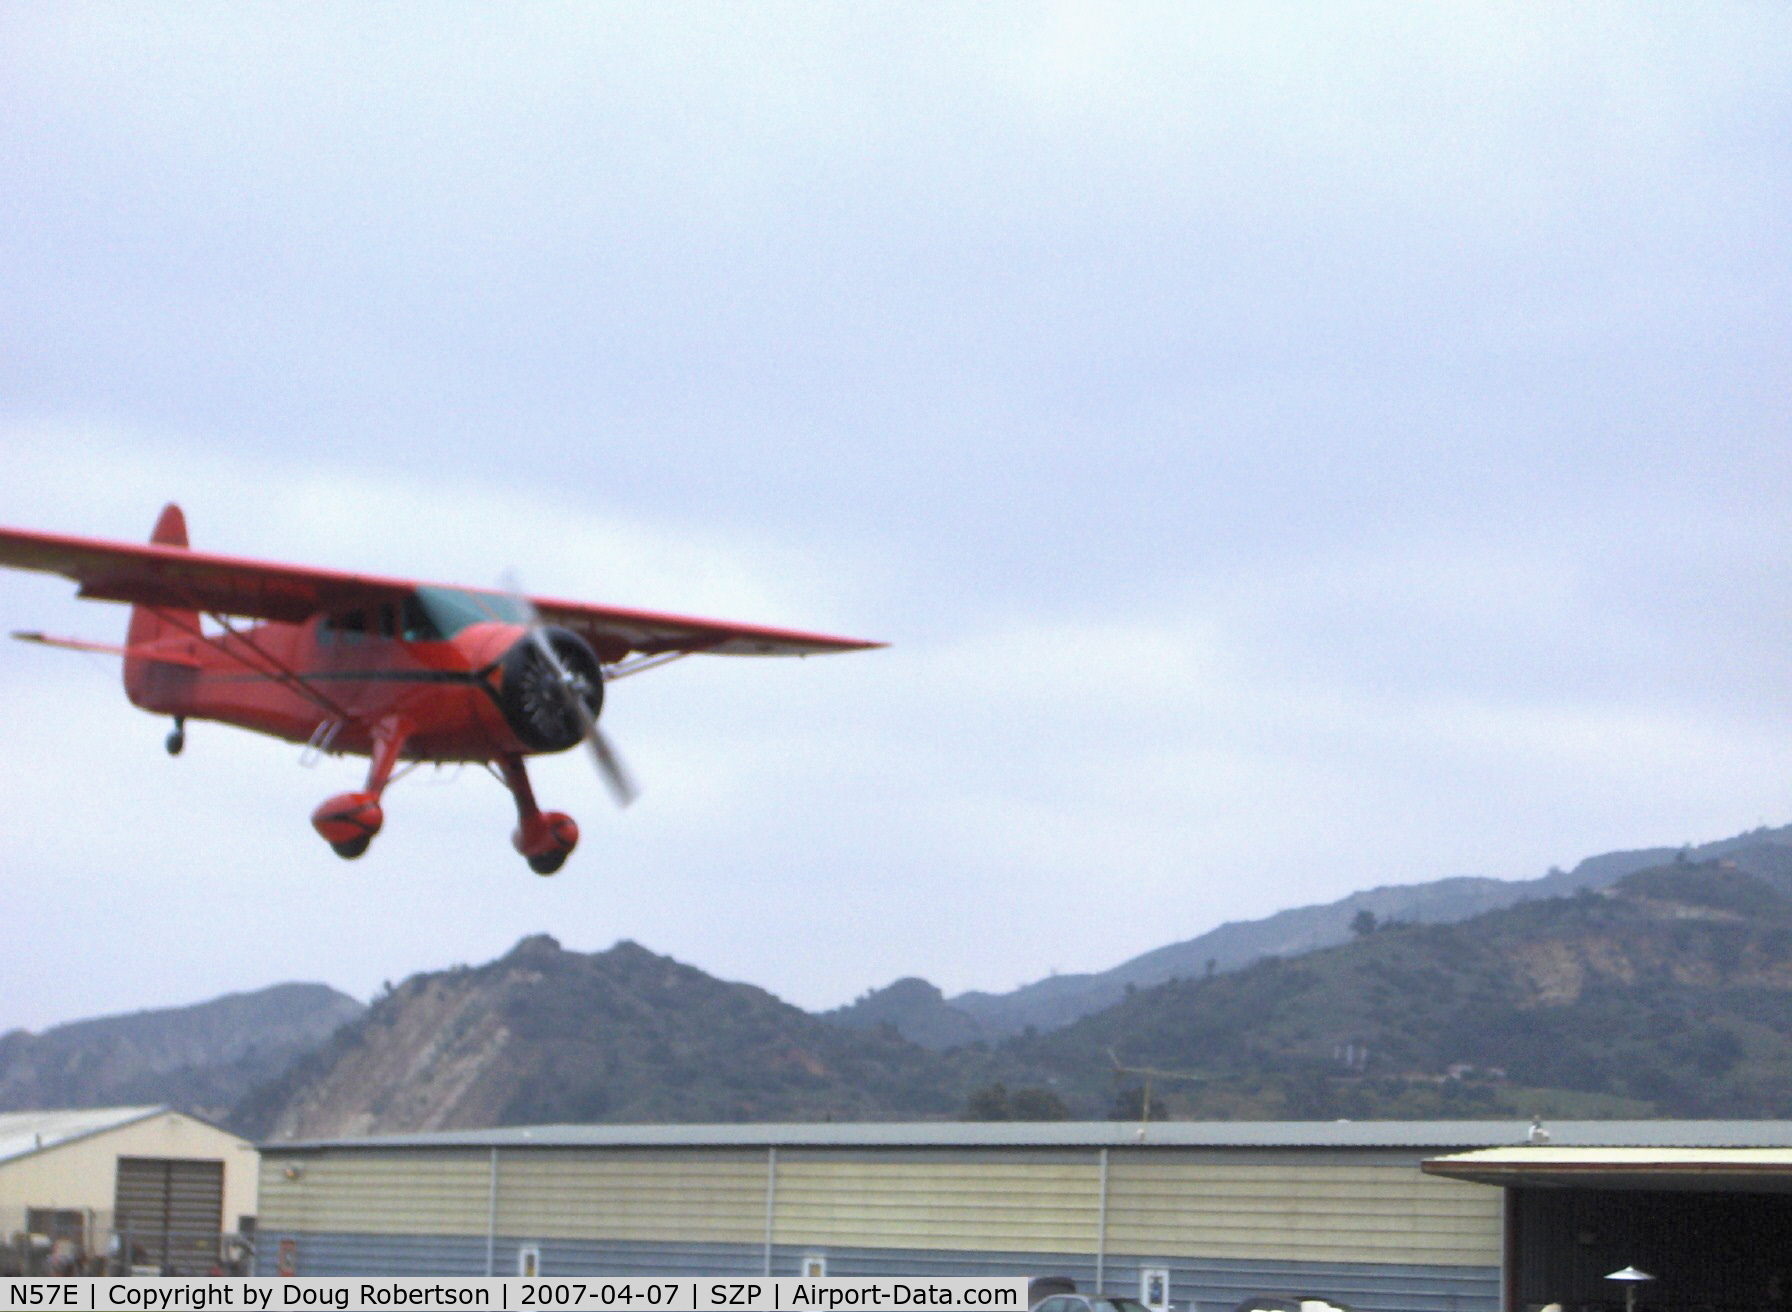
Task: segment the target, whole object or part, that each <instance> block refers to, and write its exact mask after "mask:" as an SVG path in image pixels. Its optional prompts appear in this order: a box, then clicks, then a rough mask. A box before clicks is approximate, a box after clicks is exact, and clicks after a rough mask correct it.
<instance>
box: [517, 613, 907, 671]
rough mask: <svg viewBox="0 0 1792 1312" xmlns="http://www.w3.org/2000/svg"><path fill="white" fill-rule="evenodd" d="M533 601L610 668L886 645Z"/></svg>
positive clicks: (813, 653)
mask: <svg viewBox="0 0 1792 1312" xmlns="http://www.w3.org/2000/svg"><path fill="white" fill-rule="evenodd" d="M529 601H530V603H531V604H533V605H534V607H535V609H536V610H537V611H538V612H539V613H540V614H541V617H542V619H544V620H546V621H547V622H548V623H549V624H558V625H559V626H560V627H562V628H566V629H571V630H572V631H573V632H574V633H577V634H579V635H580V636H581V637H583V638H584V639H585V641H586V642H589V643H590V644H591V649H592V650H593V651H595V652H596V653H597V654H598V656H599V657H600V658H601V659H603V660H604V661H605V662H606V663H614V662H616V661H619V660H621V659H622V658H623V657H625V656H627V655H629V654H630V653H631V652H633V653H638V654H640V655H643V656H659V655H665V654H669V653H689V654H695V653H698V652H701V653H704V654H705V655H710V656H819V655H822V654H824V653H827V652H836V651H867V650H869V649H871V648H873V647H882V646H885V645H886V644H884V643H881V642H866V641H864V640H862V639H859V638H835V637H830V636H829V635H827V634H825V633H800V632H798V631H796V630H794V629H772V628H766V627H764V626H762V625H755V624H732V623H729V622H728V621H726V620H701V619H692V618H690V617H688V616H683V615H662V614H658V613H657V612H654V611H646V610H625V609H623V608H621V607H618V606H592V605H587V604H584V603H582V602H576V601H555V600H553V599H552V598H549V597H531V598H529Z"/></svg>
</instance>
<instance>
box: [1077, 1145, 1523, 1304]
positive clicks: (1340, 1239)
mask: <svg viewBox="0 0 1792 1312" xmlns="http://www.w3.org/2000/svg"><path fill="white" fill-rule="evenodd" d="M1306 1157H1307V1160H1306V1161H1304V1162H1296V1161H1290V1160H1288V1159H1287V1158H1283V1159H1282V1160H1280V1161H1277V1160H1273V1159H1270V1158H1269V1157H1268V1156H1267V1155H1264V1156H1263V1158H1262V1159H1261V1160H1257V1161H1250V1162H1235V1161H1227V1160H1226V1159H1225V1158H1223V1157H1221V1156H1219V1155H1216V1154H1214V1153H1210V1152H1209V1153H1202V1152H1178V1151H1177V1150H1175V1149H1166V1150H1161V1151H1156V1152H1152V1153H1149V1154H1146V1153H1140V1152H1115V1153H1113V1154H1112V1156H1111V1159H1110V1164H1109V1171H1108V1246H1109V1247H1110V1248H1111V1249H1113V1250H1115V1251H1118V1252H1127V1253H1151V1252H1163V1253H1188V1254H1198V1255H1201V1256H1206V1257H1231V1258H1247V1259H1249V1258H1258V1259H1268V1260H1272V1261H1281V1262H1297V1261H1298V1262H1314V1261H1326V1262H1330V1261H1336V1262H1409V1263H1435V1264H1440V1265H1450V1264H1462V1265H1498V1263H1499V1260H1500V1243H1501V1240H1500V1233H1501V1230H1500V1198H1499V1196H1498V1194H1496V1193H1494V1192H1493V1191H1492V1190H1485V1189H1483V1190H1476V1189H1464V1188H1460V1187H1458V1186H1457V1183H1456V1182H1454V1181H1449V1180H1440V1179H1437V1178H1436V1177H1433V1176H1428V1175H1424V1174H1422V1173H1421V1172H1420V1171H1419V1169H1418V1165H1417V1163H1416V1161H1402V1160H1398V1159H1395V1160H1388V1161H1383V1162H1379V1163H1375V1164H1363V1165H1356V1164H1349V1163H1348V1162H1344V1161H1336V1160H1334V1161H1331V1162H1325V1163H1321V1162H1320V1161H1319V1160H1317V1159H1316V1158H1314V1157H1313V1155H1311V1154H1307V1155H1306ZM1241 1297H1242V1295H1241Z"/></svg>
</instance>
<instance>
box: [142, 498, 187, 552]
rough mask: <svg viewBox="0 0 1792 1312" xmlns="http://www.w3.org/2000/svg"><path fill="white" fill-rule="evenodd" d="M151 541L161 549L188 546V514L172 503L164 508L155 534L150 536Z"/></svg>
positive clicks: (157, 522) (158, 519) (157, 521)
mask: <svg viewBox="0 0 1792 1312" xmlns="http://www.w3.org/2000/svg"><path fill="white" fill-rule="evenodd" d="M149 540H150V541H151V542H152V543H154V544H155V545H156V546H159V547H184V546H186V545H187V516H186V513H185V512H184V511H182V510H181V508H180V507H179V506H178V505H176V504H175V503H174V502H172V501H170V502H169V503H168V504H167V505H165V506H163V507H162V513H161V515H160V517H158V518H157V520H156V529H155V532H153V533H151V534H150V535H149Z"/></svg>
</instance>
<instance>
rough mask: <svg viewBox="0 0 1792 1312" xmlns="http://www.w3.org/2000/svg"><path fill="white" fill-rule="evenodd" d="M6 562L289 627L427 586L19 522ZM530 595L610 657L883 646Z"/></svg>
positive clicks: (6, 545)
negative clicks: (82, 535)
mask: <svg viewBox="0 0 1792 1312" xmlns="http://www.w3.org/2000/svg"><path fill="white" fill-rule="evenodd" d="M0 566H11V567H12V568H14V569H28V570H37V571H39V572H41V573H46V574H59V575H61V576H62V577H63V578H66V579H70V580H72V581H74V582H75V583H77V584H79V585H80V592H79V595H80V596H82V597H87V598H90V599H93V600H96V601H121V602H130V603H132V604H135V605H139V606H166V607H170V608H173V609H179V610H197V611H204V612H206V613H208V614H214V615H232V616H239V617H242V618H246V619H253V620H277V621H280V622H283V623H287V624H296V623H298V622H300V621H301V620H304V619H306V618H308V617H309V616H311V615H315V614H316V613H317V612H319V611H326V610H327V611H342V610H351V609H354V608H355V607H357V606H366V605H373V604H377V603H379V602H382V601H396V600H398V599H400V598H402V597H403V596H404V595H405V594H406V593H409V592H411V591H412V590H414V589H415V588H417V587H418V586H420V585H419V584H418V583H417V582H415V581H413V580H408V579H392V578H382V577H380V576H378V575H372V574H350V573H345V572H342V571H339V570H328V569H312V568H307V567H304V566H299V565H280V564H274V563H272V562H269V561H260V560H245V559H242V558H240V557H236V556H223V555H218V554H216V553H213V552H206V551H194V550H192V549H190V548H187V547H169V546H158V545H155V544H153V543H132V542H113V541H108V540H106V539H103V538H79V537H69V536H66V535H63V534H59V533H39V532H33V531H30V530H26V529H13V528H0ZM470 590H471V591H477V592H486V591H488V590H487V589H470ZM529 600H530V601H531V602H532V603H534V605H535V608H536V610H538V611H539V612H540V613H541V615H542V618H543V619H545V620H546V621H547V622H548V623H550V624H559V625H562V626H563V627H565V628H568V629H571V630H573V631H574V632H575V633H579V634H581V635H583V636H584V638H585V639H586V640H587V641H588V642H590V643H591V646H592V649H593V650H594V651H595V652H597V654H598V656H599V657H600V658H601V659H603V660H604V661H606V662H610V663H613V662H616V661H620V660H622V659H624V658H625V657H627V656H628V655H630V654H631V653H638V654H640V655H643V656H664V655H674V654H679V653H696V652H705V653H712V654H716V655H724V656H808V655H819V654H821V653H823V652H839V651H862V650H865V649H867V648H871V647H881V646H883V645H884V644H883V643H879V642H864V641H861V640H859V639H856V638H835V637H829V636H828V635H826V634H819V633H799V632H796V631H794V630H790V629H775V628H766V627H763V626H759V625H750V624H733V623H729V622H728V621H725V620H705V619H693V618H690V617H687V616H682V615H662V614H658V613H655V612H653V611H642V610H629V609H624V608H621V607H615V606H595V605H589V604H586V603H583V602H574V601H556V600H552V599H550V598H546V597H531V598H530V599H529Z"/></svg>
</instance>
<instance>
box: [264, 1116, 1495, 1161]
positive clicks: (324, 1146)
mask: <svg viewBox="0 0 1792 1312" xmlns="http://www.w3.org/2000/svg"><path fill="white" fill-rule="evenodd" d="M1528 1130H1529V1122H1527V1121H1520V1120H1511V1121H1160V1122H1154V1123H1152V1124H1150V1125H1148V1126H1144V1127H1141V1126H1139V1125H1137V1124H1136V1123H1132V1122H1117V1121H983V1122H979V1121H897V1122H890V1121H872V1122H844V1121H832V1122H805V1123H787V1122H786V1123H762V1124H700V1125H610V1124H601V1125H533V1126H502V1127H493V1128H485V1129H469V1130H438V1131H425V1132H417V1133H403V1134H373V1135H363V1136H355V1137H339V1138H308V1139H291V1140H266V1141H263V1142H261V1143H259V1144H258V1145H257V1147H258V1148H260V1150H261V1151H262V1152H264V1153H291V1152H319V1151H324V1150H335V1149H343V1150H354V1149H394V1150H396V1149H429V1148H437V1149H450V1148H672V1149H694V1148H774V1147H776V1148H784V1147H790V1148H797V1147H812V1148H839V1149H854V1148H862V1149H872V1148H1017V1149H1019V1148H1033V1149H1050V1148H1145V1149H1151V1148H1210V1149H1222V1150H1223V1149H1283V1150H1299V1149H1336V1150H1345V1149H1384V1150H1385V1149H1412V1150H1441V1151H1449V1150H1452V1149H1454V1150H1462V1149H1471V1148H1485V1147H1493V1146H1496V1145H1501V1144H1515V1143H1521V1142H1523V1140H1524V1137H1525V1135H1526V1133H1527V1132H1528Z"/></svg>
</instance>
